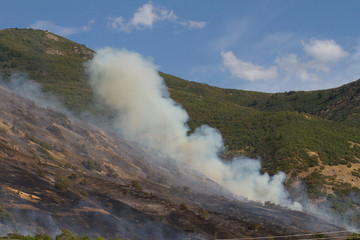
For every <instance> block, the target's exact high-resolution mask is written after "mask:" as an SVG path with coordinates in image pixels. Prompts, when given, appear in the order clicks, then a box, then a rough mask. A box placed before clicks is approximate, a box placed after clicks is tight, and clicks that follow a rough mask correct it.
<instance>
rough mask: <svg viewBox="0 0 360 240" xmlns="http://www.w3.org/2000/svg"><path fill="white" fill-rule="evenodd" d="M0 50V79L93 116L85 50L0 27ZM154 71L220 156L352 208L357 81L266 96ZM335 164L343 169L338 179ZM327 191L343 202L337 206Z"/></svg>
mask: <svg viewBox="0 0 360 240" xmlns="http://www.w3.org/2000/svg"><path fill="white" fill-rule="evenodd" d="M0 49H1V51H0V72H1V73H2V74H3V78H4V79H5V81H6V80H7V79H9V78H10V76H11V74H13V73H16V72H21V73H27V74H28V75H29V78H30V79H33V80H35V81H37V82H38V83H39V84H40V85H41V87H42V88H43V89H44V90H45V91H48V92H51V93H53V94H55V95H56V96H58V97H59V98H60V100H62V101H63V102H64V104H65V106H66V107H67V108H69V109H71V110H72V111H73V112H74V113H76V114H81V113H82V112H83V111H88V112H91V113H95V114H96V112H97V109H96V101H95V99H94V98H93V93H92V90H91V88H90V86H89V85H88V83H87V77H86V76H85V75H84V69H83V65H82V64H83V62H84V61H86V60H88V59H91V58H92V56H93V51H92V50H90V49H88V48H86V47H85V46H84V45H80V44H77V43H74V42H72V41H69V40H67V39H65V38H62V37H60V36H57V35H54V34H52V33H49V32H46V31H40V30H32V29H6V30H1V31H0ZM161 76H162V77H163V78H164V80H165V82H166V84H167V86H168V87H169V91H170V94H171V97H172V98H173V99H174V100H175V101H176V102H178V103H179V104H181V105H182V106H183V107H184V108H185V109H186V111H187V112H188V114H189V116H190V122H189V125H190V127H191V129H195V128H196V127H198V126H200V125H202V124H208V125H210V126H212V127H215V128H217V129H219V130H220V131H221V133H222V135H223V138H224V142H225V145H226V151H225V153H224V157H225V158H226V159H231V157H233V156H239V155H246V156H250V157H253V158H258V157H259V158H261V159H262V161H263V164H262V168H263V171H264V172H265V171H266V172H269V173H271V174H275V173H276V172H278V171H279V170H281V171H284V172H285V173H286V174H287V176H288V182H287V186H288V187H289V189H290V188H291V186H293V187H294V188H295V187H296V186H298V184H299V182H301V181H302V182H304V183H306V185H307V187H308V190H309V193H310V196H311V197H312V198H313V199H316V198H318V199H320V200H322V201H324V200H325V199H327V200H328V201H327V202H326V201H325V202H324V203H325V204H330V206H331V207H332V208H334V209H343V208H348V207H349V206H354V204H355V205H356V206H358V203H356V201H353V200H351V198H348V195H349V193H351V192H354V191H355V194H359V192H358V189H359V187H360V186H359V171H360V170H359V169H360V166H359V161H360V145H359V144H360V121H359V119H360V106H359V105H360V80H358V81H356V82H353V83H350V84H347V85H344V86H341V87H338V88H335V89H329V90H321V91H312V92H293V91H292V92H286V93H276V94H268V93H260V92H253V91H242V90H234V89H221V88H217V87H212V86H208V85H206V84H200V83H195V82H191V81H186V80H183V79H180V78H177V77H175V76H172V75H169V74H165V73H161ZM343 167H346V169H347V170H348V171H346V172H347V173H351V174H347V176H346V177H343V176H342V174H343V172H344V171H342V170H341V171H342V172H339V171H340V170H339V169H342V168H343ZM329 172H330V173H331V174H330V173H329ZM349 175H350V176H349ZM333 194H335V195H336V196H338V197H340V198H341V199H347V200H346V201H345V203H344V204H343V205H341V204H340V206H338V205H339V202H337V201H334V198H333ZM343 202H344V201H343ZM344 205H346V206H344ZM336 211H338V210H336ZM339 211H343V210H339Z"/></svg>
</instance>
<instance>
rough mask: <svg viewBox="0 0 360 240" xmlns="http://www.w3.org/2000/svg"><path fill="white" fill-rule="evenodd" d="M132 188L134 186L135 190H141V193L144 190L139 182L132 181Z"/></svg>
mask: <svg viewBox="0 0 360 240" xmlns="http://www.w3.org/2000/svg"><path fill="white" fill-rule="evenodd" d="M131 186H132V187H133V188H135V189H136V190H139V191H141V190H142V187H141V186H140V183H139V181H138V180H132V181H131Z"/></svg>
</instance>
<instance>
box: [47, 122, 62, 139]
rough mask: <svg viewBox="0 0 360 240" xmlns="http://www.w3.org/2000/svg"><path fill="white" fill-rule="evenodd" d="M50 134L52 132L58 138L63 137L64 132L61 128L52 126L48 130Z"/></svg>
mask: <svg viewBox="0 0 360 240" xmlns="http://www.w3.org/2000/svg"><path fill="white" fill-rule="evenodd" d="M46 129H47V130H48V131H49V132H51V133H52V134H53V135H54V136H56V137H62V132H61V130H60V128H58V127H57V126H55V125H51V126H49V127H47V128H46Z"/></svg>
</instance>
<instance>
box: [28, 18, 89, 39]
mask: <svg viewBox="0 0 360 240" xmlns="http://www.w3.org/2000/svg"><path fill="white" fill-rule="evenodd" d="M94 23H95V20H90V21H89V22H88V24H87V25H85V26H82V27H63V26H60V25H56V24H54V23H52V22H51V21H36V22H35V23H33V24H31V25H30V28H34V29H41V30H48V31H50V32H53V33H56V34H58V35H61V36H70V35H74V34H77V33H80V32H88V31H91V29H92V25H93V24H94Z"/></svg>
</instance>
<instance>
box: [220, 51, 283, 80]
mask: <svg viewBox="0 0 360 240" xmlns="http://www.w3.org/2000/svg"><path fill="white" fill-rule="evenodd" d="M221 56H222V63H223V66H224V67H225V68H226V69H227V70H228V71H229V72H230V73H231V75H232V76H234V77H237V78H240V79H246V80H249V81H256V80H264V79H273V78H276V77H277V75H278V74H277V68H276V67H271V68H265V67H262V66H259V65H255V64H253V63H249V62H245V61H242V60H241V59H239V58H237V57H236V56H235V55H234V53H233V52H231V51H227V52H221Z"/></svg>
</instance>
